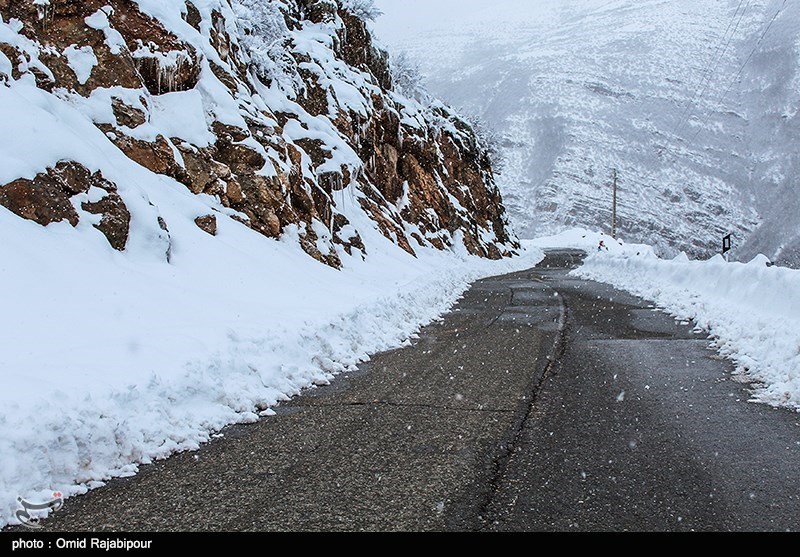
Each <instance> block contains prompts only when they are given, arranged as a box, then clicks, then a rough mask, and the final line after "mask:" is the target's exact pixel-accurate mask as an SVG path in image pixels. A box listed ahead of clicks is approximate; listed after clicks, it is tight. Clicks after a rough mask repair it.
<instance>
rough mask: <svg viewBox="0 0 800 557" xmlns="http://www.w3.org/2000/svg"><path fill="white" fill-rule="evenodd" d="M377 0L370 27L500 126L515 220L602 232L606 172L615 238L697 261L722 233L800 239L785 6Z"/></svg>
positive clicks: (752, 1) (759, 245) (792, 32)
mask: <svg viewBox="0 0 800 557" xmlns="http://www.w3.org/2000/svg"><path fill="white" fill-rule="evenodd" d="M378 4H379V5H380V6H381V7H382V8H383V10H384V12H385V15H384V16H383V17H382V18H380V19H379V20H378V21H377V22H376V30H377V33H378V36H379V37H380V38H381V39H382V40H383V41H384V42H385V43H386V44H388V45H390V46H391V47H392V49H393V50H401V51H402V50H404V51H407V52H408V53H409V55H410V56H411V58H412V59H413V60H415V61H416V62H417V63H419V65H420V68H421V70H422V73H423V74H424V75H426V76H427V83H428V86H429V88H430V89H431V90H432V91H433V92H435V93H436V94H438V95H440V96H441V97H443V98H445V99H446V100H447V101H449V102H451V103H453V104H455V105H456V106H460V107H463V108H464V109H465V110H466V111H468V112H472V113H474V114H476V115H478V116H480V117H482V118H483V119H484V120H485V121H486V122H488V124H489V125H490V126H491V127H492V128H494V129H495V130H497V131H498V132H499V134H500V135H501V137H502V149H503V151H504V152H505V156H506V159H507V160H506V163H505V167H504V169H503V171H502V175H501V176H500V178H499V183H500V185H501V189H502V190H503V191H504V193H505V196H506V199H507V202H508V205H509V209H510V212H511V215H512V218H513V220H514V221H515V224H516V225H517V230H518V232H519V233H520V234H522V235H524V236H526V237H531V236H534V235H537V234H542V233H549V232H553V231H557V230H560V229H562V228H564V227H568V226H571V225H573V224H582V225H587V226H591V227H597V226H603V227H605V228H606V229H608V228H609V227H610V221H611V219H610V213H611V206H612V195H611V191H612V188H611V181H612V179H611V176H612V169H617V170H618V175H619V196H620V197H619V204H620V206H619V220H620V231H621V234H622V235H623V237H625V238H629V239H631V240H639V241H646V242H647V243H650V244H653V245H655V246H657V247H658V248H659V249H661V250H662V251H664V252H666V253H675V252H676V250H682V251H686V252H687V253H689V254H690V255H692V256H702V257H706V256H709V255H711V254H713V253H715V252H716V251H717V249H718V245H719V242H720V238H721V236H722V235H723V234H724V233H728V232H731V233H734V234H735V236H736V238H737V242H736V244H737V246H738V247H739V248H740V249H739V253H740V254H741V256H742V257H744V258H749V257H750V256H752V255H753V254H754V253H755V252H757V251H763V252H764V253H765V254H766V255H768V256H770V257H773V256H774V257H778V256H779V253H777V252H778V248H779V247H780V246H781V244H783V243H792V242H795V243H796V242H797V240H796V238H797V237H798V236H797V235H798V228H799V227H800V216H798V215H800V212H799V211H798V210H797V208H798V207H797V204H798V197H799V195H798V191H797V186H796V178H795V176H796V172H795V169H796V165H797V162H796V161H797V148H796V147H797V138H798V129H800V128H799V127H798V118H797V116H796V113H797V106H798V98H797V96H798V87H797V83H798V81H797V80H798V68H800V64H799V63H798V56H800V54H799V53H800V47H799V46H798V45H799V44H800V42H799V39H800V23H798V22H800V4H798V3H797V2H793V1H784V0H745V1H739V0H644V1H639V0H637V1H635V2H634V1H631V0H616V1H611V2H609V1H605V0H535V1H532V2H531V1H523V0H501V1H499V2H491V3H489V2H481V1H478V0H465V1H463V2H454V1H452V0H437V1H434V2H427V3H425V4H422V3H416V4H415V9H414V10H413V12H412V11H410V10H408V8H407V6H408V3H407V2H403V1H401V0H380V1H379V2H378ZM412 13H413V15H412ZM773 18H774V21H773ZM412 22H416V24H412ZM765 33H766V34H765ZM762 37H763V39H762ZM751 54H752V57H751ZM745 62H747V64H745ZM792 238H795V240H792ZM746 239H749V242H748V244H747V246H743V245H742V244H743V242H744V241H745V240H746ZM795 249H796V248H795ZM784 253H785V254H787V255H788V254H789V248H788V247H787V249H786V250H784ZM790 260H791V261H795V262H796V263H800V261H797V260H796V259H792V258H790V257H785V258H784V260H783V261H782V262H785V263H790V262H791V261H790Z"/></svg>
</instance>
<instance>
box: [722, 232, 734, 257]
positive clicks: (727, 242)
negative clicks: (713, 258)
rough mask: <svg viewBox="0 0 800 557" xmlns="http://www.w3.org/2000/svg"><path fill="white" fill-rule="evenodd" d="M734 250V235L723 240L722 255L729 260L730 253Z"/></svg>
mask: <svg viewBox="0 0 800 557" xmlns="http://www.w3.org/2000/svg"><path fill="white" fill-rule="evenodd" d="M732 249H733V234H728V235H727V236H725V237H724V238H722V255H723V256H725V260H726V261H727V260H728V253H729V252H730V251H731V250H732Z"/></svg>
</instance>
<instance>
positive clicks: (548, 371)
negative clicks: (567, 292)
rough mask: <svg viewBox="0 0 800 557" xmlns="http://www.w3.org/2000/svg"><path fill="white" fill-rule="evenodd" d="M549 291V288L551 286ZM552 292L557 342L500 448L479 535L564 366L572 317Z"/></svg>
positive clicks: (481, 511)
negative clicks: (546, 390) (542, 395)
mask: <svg viewBox="0 0 800 557" xmlns="http://www.w3.org/2000/svg"><path fill="white" fill-rule="evenodd" d="M571 262H572V261H571ZM538 282H542V283H543V284H545V282H544V281H543V280H541V279H538ZM548 288H550V287H549V286H548ZM553 292H555V293H556V294H557V295H558V300H559V304H560V305H559V309H560V312H561V315H560V317H559V322H558V332H557V333H556V338H555V340H554V342H553V346H552V348H551V350H550V353H549V354H548V355H547V363H546V364H545V366H544V368H543V369H542V371H541V373H539V374H538V375H537V376H535V377H534V380H533V382H532V384H531V386H530V388H529V389H528V399H527V405H526V408H525V411H524V414H523V415H522V416H521V417H520V419H519V420H518V421H517V423H516V424H515V425H514V427H513V429H512V433H511V435H510V440H509V441H507V442H506V443H504V444H503V445H501V447H500V453H499V454H498V455H497V456H496V457H495V458H494V461H493V463H492V468H493V471H492V474H491V478H490V480H489V482H488V490H487V493H486V496H485V499H484V501H483V503H482V504H481V506H480V507H479V511H478V516H477V520H478V524H477V525H476V527H475V528H474V530H475V531H478V532H480V531H484V530H485V529H486V528H487V527H488V526H489V525H491V524H492V523H493V521H494V519H493V513H494V511H493V510H492V503H493V501H494V499H495V496H496V495H497V493H498V492H499V491H500V489H501V484H502V481H503V477H504V476H505V473H506V471H507V470H508V466H509V463H510V461H511V458H512V456H513V455H514V452H515V451H516V450H517V447H518V446H519V444H520V441H521V439H522V435H523V433H524V431H525V428H526V426H527V425H528V423H529V421H530V419H531V416H532V415H533V412H534V408H535V406H536V403H537V399H538V396H539V392H540V390H541V387H542V384H543V383H544V380H545V378H547V377H548V376H549V375H552V374H554V373H555V368H556V366H558V365H560V364H561V358H562V356H563V355H564V353H565V351H566V348H567V336H568V330H569V326H568V323H567V318H568V315H569V308H568V306H567V303H566V300H565V299H564V296H562V295H560V294H558V292H557V291H555V290H553Z"/></svg>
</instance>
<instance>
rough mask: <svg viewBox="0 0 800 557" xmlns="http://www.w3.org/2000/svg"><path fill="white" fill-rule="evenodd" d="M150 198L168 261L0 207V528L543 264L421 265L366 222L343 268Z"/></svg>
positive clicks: (175, 193)
mask: <svg viewBox="0 0 800 557" xmlns="http://www.w3.org/2000/svg"><path fill="white" fill-rule="evenodd" d="M149 194H150V195H151V196H152V198H153V199H154V200H157V204H158V207H159V209H160V210H161V211H162V214H163V216H164V218H165V219H167V220H168V222H170V232H171V234H172V236H173V239H174V240H175V243H174V248H173V253H172V263H171V264H168V263H167V262H166V261H163V260H157V259H155V258H153V257H151V256H150V254H149V252H147V251H145V250H141V251H137V250H131V249H129V250H128V251H126V252H125V253H122V254H121V253H118V252H115V251H114V250H113V249H112V248H110V247H109V246H108V244H107V242H106V240H105V238H104V237H102V235H100V233H99V232H97V231H96V230H94V229H93V228H92V227H91V226H90V225H89V224H88V223H87V224H86V225H83V224H81V225H79V227H78V228H77V229H73V228H72V227H71V226H70V225H69V224H67V223H60V224H53V225H50V226H48V227H47V228H43V227H40V226H39V225H37V224H35V223H32V222H29V221H25V220H22V219H20V218H18V217H17V216H16V215H14V214H12V213H10V212H9V211H7V210H6V209H4V208H2V207H0V235H1V236H2V238H3V242H2V243H0V276H2V283H3V290H2V294H0V305H2V308H3V315H4V318H5V319H4V322H5V323H6V326H5V327H4V328H3V334H2V335H0V355H1V356H0V362H2V366H0V375H1V376H2V383H3V387H4V388H3V389H2V391H1V392H0V408H2V410H0V524H7V523H9V522H12V523H13V521H14V519H13V513H14V511H15V510H16V509H17V504H16V497H17V496H22V497H24V498H26V499H28V500H31V501H36V500H47V499H49V497H50V494H51V493H52V492H54V491H60V492H62V493H63V494H64V495H65V496H67V497H69V496H73V495H77V494H82V493H85V492H86V491H87V490H88V489H90V488H92V487H96V486H98V485H101V483H98V482H103V481H105V480H107V479H109V478H111V477H115V476H123V475H128V474H133V473H135V472H136V470H137V465H138V464H140V463H148V462H151V461H153V460H155V459H161V458H165V457H168V456H169V455H171V454H173V453H175V452H179V451H184V450H191V449H196V448H198V447H199V445H200V444H201V443H203V442H206V441H208V440H209V439H210V438H211V435H212V434H213V433H214V432H216V431H218V430H219V429H221V428H222V427H224V426H225V425H228V424H233V423H247V422H252V421H255V420H256V419H258V413H259V412H261V411H267V410H268V409H269V408H270V407H273V406H275V405H276V404H278V403H280V402H281V401H285V400H288V399H289V398H290V397H292V396H294V395H297V394H298V393H300V392H301V390H303V389H305V388H309V387H312V386H313V385H315V384H319V383H326V382H328V381H330V380H331V379H333V377H334V376H335V375H336V374H337V373H339V372H342V371H345V370H348V369H352V368H353V367H354V366H356V365H357V364H358V363H360V362H364V361H367V360H368V359H369V355H370V354H375V353H377V352H380V351H383V350H387V349H392V348H396V347H399V346H401V345H403V344H404V343H406V342H407V341H408V340H409V338H411V337H412V336H413V335H414V333H415V332H416V331H417V330H418V329H419V328H420V327H421V326H422V325H424V324H426V323H428V322H430V321H432V320H434V319H436V318H437V317H438V316H440V315H441V314H442V313H443V312H445V311H447V310H448V309H449V307H450V306H451V305H452V304H453V303H454V302H455V301H456V300H457V299H458V298H459V297H460V295H461V294H462V293H463V292H464V291H465V290H466V288H467V287H468V285H469V284H470V282H471V281H473V280H475V279H478V278H480V277H483V276H488V275H494V274H502V273H505V272H509V271H513V270H517V269H521V268H527V267H531V266H533V265H535V264H536V263H537V262H538V260H539V259H540V255H539V252H538V251H537V250H529V251H528V252H527V254H526V255H524V256H523V257H520V258H517V259H514V260H506V261H503V262H489V261H485V260H479V259H477V258H474V257H470V256H468V255H467V254H466V252H465V251H464V252H462V253H453V252H448V253H442V252H438V251H436V250H433V249H425V248H420V249H419V250H418V251H419V258H418V259H415V258H413V257H411V256H410V255H408V254H407V253H406V252H404V251H402V250H400V249H399V248H397V247H396V246H395V245H394V244H391V243H390V242H389V241H388V240H386V239H385V238H384V237H383V236H382V235H381V234H380V233H379V232H378V230H377V229H375V228H374V227H372V226H371V225H370V223H368V222H365V221H362V222H359V223H358V224H359V230H360V231H361V233H362V235H363V236H364V239H365V242H367V244H368V245H369V246H370V249H371V251H370V254H369V256H368V257H367V259H366V261H362V260H361V258H360V257H346V256H345V257H343V259H344V265H345V268H344V269H343V270H342V271H336V270H334V269H331V268H329V267H327V266H324V265H322V264H320V263H318V262H316V261H314V260H313V259H311V258H310V257H308V256H307V255H306V254H305V253H303V252H302V251H301V250H300V249H299V248H298V246H297V244H296V242H294V241H291V240H290V239H288V238H287V240H286V241H273V240H267V239H265V238H264V237H263V236H260V235H258V234H256V233H255V232H253V231H251V230H250V229H248V228H246V227H244V226H242V225H241V224H239V223H237V222H235V221H233V220H230V219H228V218H227V217H224V216H222V215H221V214H219V213H218V214H217V219H218V222H219V231H218V235H217V236H216V237H212V236H209V235H207V234H205V233H204V232H201V231H200V230H199V229H198V228H197V227H196V226H195V225H194V223H193V222H192V217H193V216H196V215H197V214H201V213H202V212H203V211H204V210H206V208H205V207H204V206H202V204H201V203H200V201H198V200H197V199H195V198H194V196H191V195H190V194H188V193H186V192H185V191H181V190H179V189H177V188H174V189H170V188H166V187H161V188H158V187H153V188H152V189H149ZM364 219H366V217H364Z"/></svg>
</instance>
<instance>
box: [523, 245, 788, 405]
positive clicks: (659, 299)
mask: <svg viewBox="0 0 800 557" xmlns="http://www.w3.org/2000/svg"><path fill="white" fill-rule="evenodd" d="M601 240H603V241H604V243H605V245H607V246H608V251H605V250H604V251H598V244H599V242H600V241H601ZM531 245H534V246H565V247H571V246H574V247H579V248H581V249H585V250H586V251H588V252H589V257H588V258H587V260H586V262H585V264H584V265H583V266H582V267H580V268H579V269H576V270H575V271H573V274H575V275H576V276H580V277H583V278H588V279H592V280H598V281H602V282H606V283H609V284H612V285H614V286H616V287H618V288H621V289H624V290H627V291H629V292H632V293H633V294H636V295H638V296H641V297H643V298H645V299H648V300H652V301H654V302H655V303H656V304H658V305H659V307H661V308H663V309H664V310H665V311H667V312H669V313H670V314H672V315H674V316H675V317H676V318H678V319H681V320H684V319H685V320H693V321H695V322H696V323H697V325H698V327H700V328H701V329H702V330H703V331H707V332H708V333H709V335H710V338H712V339H713V342H712V346H713V347H714V348H715V349H717V350H718V351H719V353H720V354H721V355H723V356H725V357H727V358H730V359H731V360H733V362H735V364H736V368H737V373H739V374H741V376H742V377H743V378H744V379H746V380H748V381H751V382H752V383H753V386H754V388H755V389H754V393H753V400H754V401H757V402H763V403H768V404H771V405H774V406H784V407H789V408H793V409H795V410H800V271H798V270H794V269H787V268H784V267H777V266H768V263H769V260H768V259H767V258H766V257H765V256H763V255H760V256H757V257H755V258H754V259H753V260H752V261H750V262H749V263H728V262H726V261H725V259H723V257H722V256H721V255H717V256H715V257H713V258H712V259H710V260H707V261H693V260H689V258H688V257H686V255H685V254H680V255H679V256H677V257H676V258H675V259H672V260H664V259H659V258H658V257H656V256H655V254H654V251H653V249H652V248H651V247H649V246H644V245H637V244H620V243H617V242H614V241H613V240H612V239H611V238H610V237H608V236H604V235H601V234H597V233H592V232H588V231H584V230H577V231H570V232H567V233H564V234H563V235H561V236H557V237H554V238H545V239H540V240H537V241H535V242H531Z"/></svg>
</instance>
